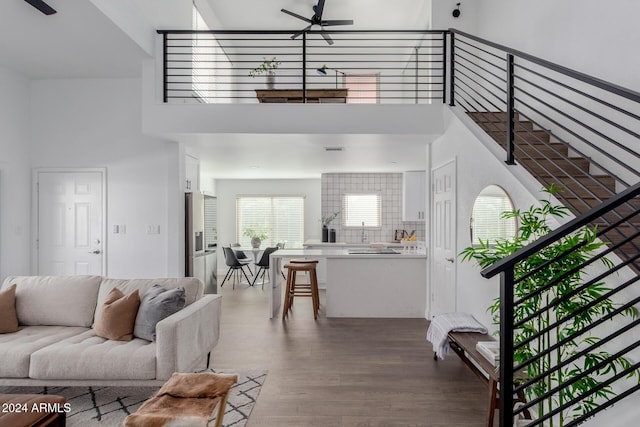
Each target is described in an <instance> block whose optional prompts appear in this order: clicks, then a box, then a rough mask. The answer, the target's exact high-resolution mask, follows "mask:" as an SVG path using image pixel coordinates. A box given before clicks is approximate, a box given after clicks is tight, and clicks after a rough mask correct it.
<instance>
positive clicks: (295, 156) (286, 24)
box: [0, 0, 431, 178]
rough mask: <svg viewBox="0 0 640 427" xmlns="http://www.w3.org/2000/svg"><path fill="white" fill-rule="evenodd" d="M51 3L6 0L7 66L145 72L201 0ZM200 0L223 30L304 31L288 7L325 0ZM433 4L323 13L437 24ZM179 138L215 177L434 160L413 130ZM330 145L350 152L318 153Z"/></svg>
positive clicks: (328, 7)
mask: <svg viewBox="0 0 640 427" xmlns="http://www.w3.org/2000/svg"><path fill="white" fill-rule="evenodd" d="M46 1H47V3H49V4H50V5H51V6H52V7H53V8H54V9H56V10H57V11H58V13H57V14H54V15H51V16H45V15H43V14H42V13H40V12H39V11H37V10H36V9H34V8H33V7H31V6H30V5H29V4H27V3H26V2H25V1H24V0H0V38H1V39H2V40H3V43H2V44H0V66H3V67H6V68H9V69H12V70H14V71H16V72H18V73H20V74H23V75H25V76H26V77H28V78H31V79H61V78H118V77H140V76H141V70H142V61H143V60H144V59H145V58H148V57H149V55H150V54H151V53H153V41H154V37H155V34H154V30H155V29H190V28H191V4H192V0H46ZM195 2H196V4H197V5H198V6H199V9H201V12H202V14H203V15H204V16H205V18H206V19H207V21H208V23H209V24H210V26H211V27H212V28H213V29H223V30H224V29H267V30H268V29H281V30H292V31H295V30H299V29H302V28H303V27H304V26H305V25H306V24H305V23H304V22H303V21H301V20H298V19H296V18H294V17H292V16H289V15H286V14H284V13H282V12H281V11H280V9H282V8H285V9H288V10H290V11H292V12H294V13H297V14H300V15H302V16H306V17H311V16H312V15H313V9H312V7H313V5H314V4H316V3H317V0H278V1H273V0H272V1H265V0H195ZM430 5H431V1H429V0H395V1H393V2H390V1H383V0H348V1H347V0H326V3H325V10H324V14H323V18H324V19H353V20H354V25H352V26H347V27H333V28H336V29H342V28H344V29H355V30H358V29H374V30H375V29H427V28H429V22H430V16H429V14H430ZM176 139H177V140H178V141H180V142H182V143H184V144H185V145H186V146H187V150H188V151H190V152H194V153H197V154H198V155H199V156H200V157H201V159H202V170H203V171H204V172H205V173H206V174H207V175H208V176H211V177H219V178H239V177H245V178H249V177H251V178H276V177H277V178H286V177H312V176H319V174H320V173H321V172H341V171H343V172H344V171H370V172H371V171H382V172H384V171H402V170H406V169H416V168H420V167H424V166H423V165H424V162H425V154H424V153H425V151H424V145H425V144H426V143H427V140H426V138H425V139H423V137H422V136H406V135H405V136H398V135H333V136H326V135H302V134H300V135H294V136H292V135H281V134H269V135H264V134H263V135H240V134H237V135H199V136H198V138H193V136H189V135H184V136H183V137H180V136H177V138H176ZM324 146H342V147H345V148H346V150H345V152H343V153H323V155H321V156H318V155H316V154H314V153H315V152H316V151H317V150H318V148H319V147H324ZM238 159H241V161H239V160H238ZM301 159H305V160H304V161H302V160H301ZM265 165H269V166H268V167H265ZM292 165H296V166H295V167H292Z"/></svg>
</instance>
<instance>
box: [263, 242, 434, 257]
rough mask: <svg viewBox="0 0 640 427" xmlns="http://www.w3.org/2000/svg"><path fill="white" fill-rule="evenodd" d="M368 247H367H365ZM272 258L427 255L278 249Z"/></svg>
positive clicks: (419, 255) (422, 255)
mask: <svg viewBox="0 0 640 427" xmlns="http://www.w3.org/2000/svg"><path fill="white" fill-rule="evenodd" d="M367 247H368V245H367ZM271 256H272V257H280V258H295V257H309V258H311V257H318V258H327V259H329V258H352V259H357V258H369V259H371V258H373V259H386V258H393V259H416V258H418V259H419V258H423V259H426V258H427V255H426V254H424V253H422V254H420V253H418V254H416V253H405V252H402V251H400V253H399V254H350V253H349V251H348V250H347V249H338V248H333V249H329V248H327V249H279V250H277V251H275V252H273V253H272V254H271Z"/></svg>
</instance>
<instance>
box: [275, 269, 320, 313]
mask: <svg viewBox="0 0 640 427" xmlns="http://www.w3.org/2000/svg"><path fill="white" fill-rule="evenodd" d="M317 263H318V261H315V262H313V261H310V262H304V263H292V262H290V263H288V264H286V265H285V266H284V268H286V269H287V284H286V289H285V295H284V305H283V307H282V320H285V319H286V317H287V314H288V313H289V310H290V309H291V306H292V305H293V298H294V297H311V299H312V301H313V318H314V319H315V320H317V319H318V309H319V307H320V299H319V296H318V276H317V275H316V264H317ZM299 272H306V273H309V283H304V284H302V283H296V276H297V273H299Z"/></svg>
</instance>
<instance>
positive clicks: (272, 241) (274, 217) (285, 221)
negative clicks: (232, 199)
mask: <svg viewBox="0 0 640 427" xmlns="http://www.w3.org/2000/svg"><path fill="white" fill-rule="evenodd" d="M236 227H237V229H236V237H237V241H238V243H240V245H242V246H251V237H249V236H245V235H244V232H245V230H246V229H253V230H257V231H259V232H264V233H265V234H266V236H267V238H266V239H265V240H264V244H266V245H267V246H275V245H276V243H279V242H285V243H286V246H287V247H294V248H301V247H302V244H303V242H304V197H302V196H283V197H270V196H255V197H251V196H248V197H244V196H242V197H238V198H237V199H236Z"/></svg>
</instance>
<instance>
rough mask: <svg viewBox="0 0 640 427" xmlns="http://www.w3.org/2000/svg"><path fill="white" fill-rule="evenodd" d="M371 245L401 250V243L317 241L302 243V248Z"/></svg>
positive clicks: (366, 246)
mask: <svg viewBox="0 0 640 427" xmlns="http://www.w3.org/2000/svg"><path fill="white" fill-rule="evenodd" d="M371 245H383V246H384V247H386V248H401V247H402V243H399V242H365V243H360V242H354V243H349V242H319V241H317V240H307V241H306V242H304V244H303V246H305V247H307V246H313V247H316V246H317V247H321V248H325V247H326V248H341V247H349V248H368V247H370V246H371Z"/></svg>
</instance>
